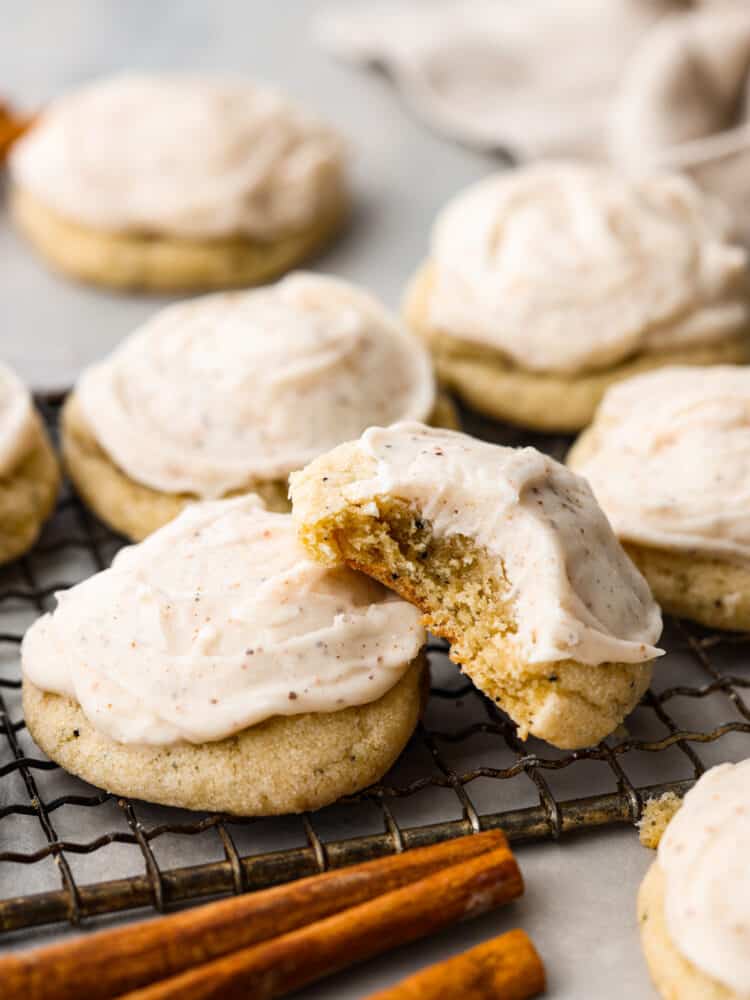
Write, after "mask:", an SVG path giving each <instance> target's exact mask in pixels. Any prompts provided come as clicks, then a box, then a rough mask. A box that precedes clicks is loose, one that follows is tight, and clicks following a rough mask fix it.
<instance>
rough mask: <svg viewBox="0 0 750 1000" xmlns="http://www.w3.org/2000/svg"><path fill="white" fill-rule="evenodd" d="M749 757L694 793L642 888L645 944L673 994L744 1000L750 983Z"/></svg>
mask: <svg viewBox="0 0 750 1000" xmlns="http://www.w3.org/2000/svg"><path fill="white" fill-rule="evenodd" d="M749 776H750V761H747V760H746V761H743V762H742V763H740V764H721V765H719V766H718V767H714V768H711V769H710V770H709V771H706V773H705V774H704V775H703V776H702V777H701V778H700V779H699V780H698V782H697V784H696V785H695V786H694V787H693V788H692V789H691V790H690V791H689V792H688V793H687V795H686V796H685V799H684V802H683V805H682V807H681V808H680V810H679V811H678V812H677V813H676V814H675V816H674V817H673V819H672V820H671V821H670V823H669V825H668V826H667V829H666V831H665V832H664V834H663V836H662V838H661V841H660V843H659V857H658V860H657V861H655V862H654V863H653V864H652V865H651V868H650V869H649V871H648V873H647V875H646V877H645V879H644V880H643V883H642V885H641V888H640V891H639V893H638V922H639V925H640V931H641V943H642V946H643V951H644V955H645V956H646V962H647V964H648V967H649V971H650V973H651V976H652V978H653V980H654V982H655V983H656V986H657V987H658V989H659V992H660V993H661V995H662V996H663V997H665V998H667V1000H672V998H679V1000H741V998H742V997H745V996H747V994H748V988H749V987H750V919H748V918H750V897H749V896H748V893H747V873H746V867H747V866H746V859H747V850H748V848H749V847H750V823H749V822H748V817H749V816H750V809H749V808H748V797H747V787H748V785H747V782H748V777H749Z"/></svg>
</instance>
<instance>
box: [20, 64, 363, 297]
mask: <svg viewBox="0 0 750 1000" xmlns="http://www.w3.org/2000/svg"><path fill="white" fill-rule="evenodd" d="M9 166H10V175H11V182H12V187H11V205H12V209H13V214H14V217H15V219H16V221H17V223H18V225H19V227H20V229H21V230H22V231H23V232H24V234H25V235H26V236H27V237H28V238H29V240H30V241H31V243H32V244H33V245H34V246H35V247H36V248H37V249H38V250H39V252H40V253H41V254H42V255H43V256H44V257H45V258H46V259H47V260H48V261H49V262H50V263H52V264H53V265H54V266H55V267H57V268H59V269H60V270H61V271H63V272H65V273H66V274H69V275H71V276H72V277H75V278H81V279H83V280H85V281H90V282H94V283H96V284H100V285H107V286H112V287H115V288H144V289H150V290H187V291H191V290H194V289H200V288H224V287H229V286H235V285H250V284H256V283H259V282H262V281H268V280H270V279H271V278H274V277H276V276H277V275H279V274H282V273H283V272H284V271H287V270H289V268H291V267H293V266H294V265H295V264H297V263H298V262H299V261H300V260H302V259H303V258H305V257H307V256H308V255H309V254H310V253H312V252H313V251H314V250H316V249H318V248H319V247H320V246H321V245H322V244H324V243H325V242H327V241H328V240H329V239H330V238H331V236H332V235H333V234H334V232H335V231H336V230H337V229H338V228H339V227H340V225H341V223H342V221H343V219H344V217H345V216H346V214H347V203H348V197H347V193H346V184H345V168H344V153H343V144H342V142H341V140H340V139H339V137H338V135H337V134H336V133H335V132H334V131H333V130H332V129H330V128H329V127H328V126H326V125H324V124H322V123H321V122H319V121H317V120H316V119H315V118H313V117H312V116H310V115H307V114H306V113H305V112H304V111H302V110H300V109H299V108H297V107H295V106H294V105H293V104H292V103H291V102H289V101H288V100H287V99H286V98H284V97H282V96H281V95H280V94H277V93H275V92H273V91H270V90H267V89H264V88H262V87H258V86H256V85H254V84H252V83H249V82H247V81H245V80H242V79H241V78H227V79H224V78H211V77H199V76H188V75H182V76H181V75H179V74H173V75H169V74H162V75H150V76H149V75H137V74H125V75H121V76H115V77H112V78H107V79H104V80H99V81H96V82H94V83H91V84H88V85H87V86H85V87H82V88H80V89H78V90H74V91H72V92H71V93H69V94H66V95H64V96H62V97H60V98H58V99H57V100H54V101H52V102H51V103H50V104H49V105H48V106H47V107H46V108H45V109H44V110H43V111H42V112H41V114H40V115H39V116H38V118H37V119H36V120H35V122H34V124H33V126H32V128H31V129H30V130H29V132H28V133H27V134H26V135H25V136H24V137H23V138H22V139H20V140H19V141H18V142H17V143H16V144H15V145H14V146H13V149H12V151H11V155H10V162H9Z"/></svg>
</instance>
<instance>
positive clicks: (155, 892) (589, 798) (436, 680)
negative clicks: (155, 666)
mask: <svg viewBox="0 0 750 1000" xmlns="http://www.w3.org/2000/svg"><path fill="white" fill-rule="evenodd" d="M38 402H39V405H40V407H41V409H42V411H43V412H44V414H45V417H46V419H47V421H48V424H49V426H50V430H51V432H52V434H53V436H54V435H56V431H57V418H58V415H59V408H60V403H61V399H59V398H57V399H51V398H46V399H42V400H39V401H38ZM467 424H468V429H469V430H471V431H472V432H473V433H475V434H477V435H478V436H480V437H485V438H489V439H490V440H495V441H502V442H504V443H509V444H519V443H524V444H535V445H537V446H538V447H541V448H543V449H544V450H546V451H549V452H550V453H552V454H554V455H555V456H556V457H562V455H563V453H564V451H565V449H566V448H567V446H568V444H569V439H567V438H562V437H547V436H545V437H541V436H537V435H529V434H525V433H521V432H516V431H513V430H512V429H509V428H503V427H499V426H498V425H497V424H493V423H490V422H485V421H481V420H478V419H477V418H467V420H466V421H465V426H466V425H467ZM123 544H124V542H123V539H121V538H119V537H118V536H116V535H114V534H113V533H112V532H111V531H109V530H108V529H106V528H105V527H104V526H103V525H101V524H100V523H99V522H97V521H96V520H95V519H94V518H93V517H92V516H91V515H90V514H89V513H88V512H87V510H86V509H85V508H84V506H83V505H82V504H81V503H80V501H79V500H78V499H77V497H76V496H75V494H74V493H73V492H72V491H71V489H70V487H68V486H66V487H65V489H64V491H63V494H62V496H61V499H60V502H59V504H58V508H57V511H56V513H55V515H54V516H53V518H52V519H51V521H50V523H49V524H48V525H47V527H46V528H45V530H44V532H43V534H42V537H41V539H40V540H39V542H38V543H37V545H36V546H35V548H34V549H33V550H32V552H31V553H29V554H28V555H27V556H26V557H24V558H23V559H21V560H19V561H17V562H16V563H14V564H12V565H11V566H9V567H6V568H5V569H3V570H2V571H0V932H3V933H6V934H7V933H8V932H12V931H17V930H19V929H22V928H29V927H32V926H39V925H43V924H50V923H55V922H61V921H65V922H68V923H70V924H72V925H79V924H81V923H82V922H84V921H91V919H92V918H95V917H99V916H102V915H105V914H116V913H120V912H122V911H132V910H135V909H140V908H155V909H156V910H158V911H163V910H165V909H167V908H169V907H174V906H175V905H177V904H184V903H188V902H192V903H195V902H200V901H203V900H206V899H209V898H212V897H216V896H220V895H224V894H229V893H240V892H246V891H249V890H253V889H257V888H261V887H264V886H269V885H275V884H278V883H280V882H284V881H288V880H290V879H293V878H299V877H302V876H305V875H310V874H314V873H316V872H318V871H322V870H324V869H326V868H333V867H338V866H341V865H345V864H352V863H356V862H359V861H363V860H366V859H369V858H374V857H378V856H381V855H384V854H387V853H391V852H396V851H402V850H404V849H407V848H410V847H415V846H424V845H427V844H433V843H436V842H438V841H441V840H445V839H448V838H450V837H455V836H460V835H462V834H468V833H471V832H475V831H479V830H485V829H490V828H493V827H502V828H503V829H504V830H505V832H506V834H507V835H508V837H509V839H510V840H511V841H512V842H519V841H525V840H535V839H544V838H548V839H557V838H560V837H561V836H562V835H564V834H567V833H570V832H572V831H578V830H587V829H592V828H595V827H601V826H604V825H607V824H614V823H631V824H632V823H635V822H637V821H638V819H639V817H640V815H641V812H642V809H643V805H644V803H645V801H646V800H647V799H648V798H651V797H655V796H658V795H661V794H663V793H664V792H666V791H675V792H677V793H678V794H683V793H684V792H685V791H686V790H687V789H688V788H689V787H690V785H691V784H692V783H693V782H694V781H695V780H696V778H697V777H698V776H699V775H700V774H701V773H702V771H703V770H704V769H705V768H706V767H708V766H710V765H711V764H715V763H718V762H720V761H723V760H737V759H741V758H742V757H746V756H750V708H749V707H748V704H747V702H746V700H745V698H746V696H748V694H750V692H748V688H750V671H747V669H746V652H747V649H748V646H749V645H750V635H743V634H732V633H724V634H718V633H716V634H713V633H709V632H707V631H705V630H703V629H700V628H698V627H697V626H694V625H692V624H689V623H687V622H680V621H668V622H667V627H666V630H665V637H664V641H663V645H664V646H665V648H666V649H667V656H665V657H664V658H663V659H662V660H661V661H660V662H659V663H658V664H657V667H656V670H655V675H654V683H653V684H652V687H651V689H650V690H649V691H648V692H647V694H646V696H645V697H644V699H643V701H642V703H641V705H640V706H639V707H638V708H637V709H636V711H635V712H634V713H633V715H632V716H631V718H630V719H629V720H628V721H627V727H628V728H627V730H626V729H625V728H624V727H621V728H620V730H618V732H617V733H615V734H614V735H613V736H612V737H610V738H609V739H608V740H606V741H604V742H603V743H601V744H599V745H598V746H595V747H590V748H587V749H584V750H579V751H575V752H562V751H556V750H555V749H554V748H551V747H549V746H547V745H545V744H543V743H540V742H538V741H535V740H530V741H529V742H528V743H526V744H524V743H522V742H521V741H520V740H519V739H518V737H517V735H516V732H515V727H514V726H513V724H512V723H511V722H510V721H509V720H508V718H507V717H506V716H505V715H504V714H503V713H502V712H501V711H499V710H498V709H497V707H496V706H495V705H494V704H493V703H492V702H491V701H490V700H489V699H487V698H485V697H484V696H483V695H482V694H481V693H479V692H478V691H477V690H476V689H475V688H474V687H473V685H472V684H471V683H469V682H466V680H465V679H464V678H463V677H462V676H461V674H460V672H459V669H458V668H457V667H456V666H455V665H453V664H451V663H450V662H449V661H448V659H447V656H446V653H445V648H446V647H445V645H444V644H443V643H441V642H439V641H434V640H433V641H431V643H430V645H429V647H428V656H429V659H430V664H431V669H432V688H431V695H430V699H429V701H428V705H427V709H426V713H425V717H424V719H423V721H422V723H421V724H420V726H419V728H418V730H417V732H416V734H415V736H414V738H413V739H412V741H411V743H410V745H409V747H408V748H407V750H406V751H405V752H404V754H403V755H402V757H401V759H400V761H399V762H398V763H397V765H396V767H395V768H394V769H393V770H392V771H391V773H390V774H389V775H387V776H386V778H385V779H384V780H383V781H382V782H381V783H379V784H377V785H376V786H374V787H371V788H368V789H366V790H365V791H363V792H361V793H359V794H357V795H354V796H351V797H349V798H347V799H345V800H342V802H340V803H338V804H336V805H335V806H332V807H329V808H328V809H325V810H321V811H320V812H319V813H316V814H315V815H302V816H298V817H277V818H267V819H258V818H255V819H242V818H239V817H233V816H222V815H208V814H198V813H187V812H185V811H182V810H176V809H169V808H166V807H157V806H152V805H148V804H147V803H142V802H134V801H130V800H128V799H126V798H122V797H119V796H114V795H110V794H108V793H106V792H102V791H98V790H96V789H94V788H92V787H91V786H89V785H86V784H85V783H84V782H82V781H79V780H78V779H76V778H73V777H72V776H70V775H67V774H66V773H65V772H64V771H62V769H61V768H59V767H58V766H57V765H56V764H54V763H52V762H51V761H49V760H47V759H46V758H45V757H44V756H43V755H42V754H41V753H40V751H39V750H38V748H36V747H35V745H34V743H33V741H32V740H31V738H30V736H29V734H28V732H27V730H26V727H25V723H24V721H23V717H22V711H21V698H20V689H21V680H20V665H19V646H20V642H21V638H22V635H23V631H24V628H25V627H27V626H28V624H30V622H31V621H33V619H34V618H35V617H36V616H37V615H38V614H40V613H41V612H43V611H45V610H49V608H50V607H52V606H53V604H54V593H55V591H57V590H61V589H64V588H66V587H69V586H71V585H72V584H74V583H77V582H78V581H79V580H81V579H83V578H85V577H86V576H88V575H90V574H91V573H92V572H96V571H98V570H100V569H103V568H105V567H106V566H107V565H108V564H109V562H110V560H111V558H112V555H113V554H114V553H115V552H116V551H117V549H118V548H119V547H121V546H122V545H123ZM248 780H252V775H249V776H248ZM187 855H189V857H190V862H191V863H190V864H187V865H185V864H180V863H179V862H181V861H184V859H185V857H186V856H187ZM174 861H177V862H178V864H174V863H173V862H174ZM19 866H21V868H20V869H19ZM41 868H44V869H45V872H44V877H39V876H37V872H39V870H40V869H41ZM19 870H22V871H23V873H24V880H23V885H24V892H23V894H22V895H10V896H9V895H8V893H7V891H6V890H5V889H4V885H7V884H8V881H6V880H10V878H11V873H14V877H15V880H16V881H17V880H18V872H19ZM32 873H33V877H32ZM118 873H119V877H112V875H117V874H118ZM102 876H104V877H102ZM27 887H28V891H26V890H27ZM40 890H42V891H40Z"/></svg>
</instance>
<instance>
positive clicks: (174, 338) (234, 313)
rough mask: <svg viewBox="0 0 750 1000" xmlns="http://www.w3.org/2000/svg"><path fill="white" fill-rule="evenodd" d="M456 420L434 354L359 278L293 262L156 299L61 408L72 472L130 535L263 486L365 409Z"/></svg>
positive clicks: (363, 422) (337, 437)
mask: <svg viewBox="0 0 750 1000" xmlns="http://www.w3.org/2000/svg"><path fill="white" fill-rule="evenodd" d="M433 414H434V418H435V419H441V420H448V421H450V420H451V412H450V411H449V410H446V407H445V405H442V406H440V407H438V406H437V405H436V395H435V384H434V376H433V372H432V367H431V363H430V359H429V356H428V354H427V352H426V351H425V350H424V348H423V347H422V346H421V345H420V344H419V343H418V342H416V341H415V340H414V338H413V337H411V336H410V335H409V334H408V333H407V332H406V331H404V330H403V329H402V327H401V326H400V325H399V324H398V323H397V322H396V321H395V320H394V318H393V317H392V316H391V315H390V314H389V313H388V312H386V310H385V309H384V308H383V307H382V306H380V305H379V304H378V303H377V302H376V301H375V300H374V299H372V298H371V297H370V296H369V295H366V294H365V293H364V292H362V291H360V290H358V289H356V288H355V287H353V286H351V285H348V284H346V283H344V282H342V281H337V280H334V279H333V278H325V277H321V276H317V275H313V274H295V275H291V276H289V277H287V278H285V279H283V280H282V281H280V282H279V283H278V284H276V285H273V286H269V287H266V288H261V289H256V290H253V291H246V292H232V293H221V294H217V295H212V296H207V297H205V298H200V299H192V300H190V301H188V302H183V303H180V304H178V305H174V306H170V307H169V308H167V309H164V310H163V311H161V312H159V313H157V314H156V315H155V316H154V317H153V318H152V319H151V320H149V321H148V322H147V323H146V324H145V325H143V326H142V327H140V328H139V329H138V330H136V331H135V333H133V334H132V335H131V336H130V337H129V338H128V339H127V340H126V341H125V342H124V343H123V344H121V345H120V347H118V349H117V350H116V351H115V352H114V353H113V354H112V355H111V356H110V357H109V358H107V359H106V360H105V361H103V362H101V363H100V364H96V365H94V366H93V367H91V368H89V369H87V370H86V371H85V372H84V373H83V375H82V377H81V378H80V380H79V382H78V384H77V386H76V388H75V391H74V393H73V395H72V396H71V397H70V398H69V399H68V401H67V403H66V405H65V409H64V411H63V419H62V443H63V454H64V457H65V462H66V465H67V468H68V472H69V473H70V476H71V478H72V480H73V482H74V484H75V486H76V488H77V489H78V491H79V493H80V494H81V495H82V496H83V498H84V499H85V500H86V502H87V503H88V504H89V506H90V507H91V508H92V509H93V510H94V511H95V512H96V513H97V514H98V516H99V517H100V518H102V520H104V521H106V522H107V523H108V524H110V525H111V526H112V527H114V528H115V529H117V530H118V531H120V532H122V533H123V534H124V535H127V536H128V537H129V538H132V539H134V540H139V539H141V538H143V537H145V536H146V535H147V534H149V533H150V532H151V531H154V530H155V529H156V528H158V527H160V526H161V525H162V524H165V523H166V522H167V521H169V520H171V518H173V517H174V516H175V515H176V514H177V513H179V511H180V510H182V508H183V507H184V506H185V504H186V503H189V502H191V501H193V500H196V499H216V498H218V497H222V496H228V495H233V494H236V493H248V492H255V493H258V494H260V495H261V496H262V497H263V498H264V500H265V501H266V503H267V504H268V505H269V506H270V507H272V508H273V509H278V510H288V509H289V504H288V501H287V477H288V476H289V473H290V472H291V471H292V470H293V469H299V468H301V467H302V466H303V465H305V464H306V463H307V462H308V461H310V460H311V459H312V458H314V457H315V456H316V455H319V454H320V453H321V452H323V451H326V450H327V449H328V448H331V447H333V445H335V444H338V443H339V442H341V441H345V440H347V438H350V437H353V436H356V435H358V434H360V433H361V432H362V431H363V430H364V429H365V428H366V427H368V426H369V425H370V424H374V423H391V422H393V421H395V420H400V419H403V418H415V419H420V420H426V419H428V418H430V417H431V416H433Z"/></svg>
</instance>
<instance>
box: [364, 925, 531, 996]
mask: <svg viewBox="0 0 750 1000" xmlns="http://www.w3.org/2000/svg"><path fill="white" fill-rule="evenodd" d="M545 985H546V980H545V974H544V965H543V964H542V960H541V958H540V957H539V955H538V954H537V951H536V948H535V947H534V945H533V944H532V943H531V939H530V938H529V936H528V935H527V934H526V933H524V931H521V930H515V931H509V932H508V933H507V934H503V935H502V936H501V937H496V938H493V939H492V940H491V941H485V943H484V944H480V945H478V946H477V947H476V948H472V949H471V950H470V951H465V952H463V953H462V954H461V955H456V956H455V958H449V959H448V960H447V961H446V962H438V963H437V965H431V966H430V967H429V968H427V969H422V971H421V972H417V973H416V974H415V975H413V976H409V978H408V979H404V980H402V981H401V982H400V983H397V984H396V985H395V986H392V987H391V988H390V989H387V990H381V991H380V992H379V993H373V994H372V996H371V997H369V1000H456V998H458V997H460V1000H528V998H529V997H535V996H537V995H538V994H539V993H542V992H543V990H544V988H545Z"/></svg>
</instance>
